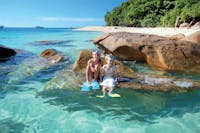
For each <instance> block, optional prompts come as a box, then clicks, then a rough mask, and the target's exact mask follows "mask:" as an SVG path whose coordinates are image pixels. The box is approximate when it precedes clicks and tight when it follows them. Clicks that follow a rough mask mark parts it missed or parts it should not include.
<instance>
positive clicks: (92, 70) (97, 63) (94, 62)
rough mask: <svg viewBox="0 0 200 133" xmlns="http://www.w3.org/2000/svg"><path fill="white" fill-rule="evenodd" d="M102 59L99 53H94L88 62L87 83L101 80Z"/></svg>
mask: <svg viewBox="0 0 200 133" xmlns="http://www.w3.org/2000/svg"><path fill="white" fill-rule="evenodd" d="M100 68H101V59H100V53H98V51H94V52H92V59H90V60H88V63H87V67H86V82H90V81H92V80H96V81H97V80H99V78H100Z"/></svg>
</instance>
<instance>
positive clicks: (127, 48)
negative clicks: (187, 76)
mask: <svg viewBox="0 0 200 133" xmlns="http://www.w3.org/2000/svg"><path fill="white" fill-rule="evenodd" d="M93 42H94V44H96V46H97V47H99V48H100V49H102V50H103V51H104V52H105V53H112V54H114V55H115V56H116V57H118V58H120V59H123V60H128V61H132V60H136V61H146V62H147V63H148V64H149V65H150V66H152V67H154V68H160V69H163V70H166V71H187V72H188V71H190V72H200V45H198V44H197V43H193V42H189V41H185V40H178V39H174V38H167V37H161V36H156V35H146V34H138V33H128V32H115V33H107V34H104V35H102V36H100V37H97V38H95V39H94V40H93Z"/></svg>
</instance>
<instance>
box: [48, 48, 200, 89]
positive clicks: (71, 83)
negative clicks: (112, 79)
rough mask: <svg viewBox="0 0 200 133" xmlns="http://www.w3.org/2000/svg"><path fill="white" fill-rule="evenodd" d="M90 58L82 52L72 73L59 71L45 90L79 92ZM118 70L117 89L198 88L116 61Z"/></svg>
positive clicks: (191, 82) (87, 52)
mask: <svg viewBox="0 0 200 133" xmlns="http://www.w3.org/2000/svg"><path fill="white" fill-rule="evenodd" d="M90 58H91V52H90V51H89V50H82V51H81V52H80V54H79V57H78V59H77V61H76V63H75V64H74V67H73V71H71V70H69V69H64V70H61V71H60V72H58V73H57V74H56V76H55V77H54V78H52V80H50V81H49V82H48V83H47V84H46V86H45V90H52V89H67V90H77V91H79V90H80V86H81V84H82V83H83V82H84V81H85V67H86V64H87V61H88V59H90ZM116 63H117V66H118V69H119V73H120V74H119V75H120V77H119V81H120V82H119V84H118V87H122V88H128V89H137V90H157V91H183V92H185V91H188V90H191V89H196V88H199V87H200V83H199V82H197V81H192V80H186V79H178V78H174V77H170V76H158V75H150V74H140V73H136V72H133V70H132V69H131V68H130V67H128V66H126V65H124V64H123V63H122V62H119V61H117V62H116Z"/></svg>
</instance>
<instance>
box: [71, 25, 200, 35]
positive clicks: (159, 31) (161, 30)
mask: <svg viewBox="0 0 200 133" xmlns="http://www.w3.org/2000/svg"><path fill="white" fill-rule="evenodd" d="M74 30H78V31H99V32H105V33H108V32H131V33H142V34H154V35H159V36H172V35H176V34H179V33H182V34H184V35H185V36H188V35H190V34H192V33H193V32H196V31H198V30H200V29H191V28H190V29H187V28H169V27H168V28H165V27H156V28H136V27H120V26H87V27H83V28H78V29H74Z"/></svg>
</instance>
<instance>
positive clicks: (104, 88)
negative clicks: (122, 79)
mask: <svg viewBox="0 0 200 133" xmlns="http://www.w3.org/2000/svg"><path fill="white" fill-rule="evenodd" d="M102 92H103V96H105V95H106V87H105V86H103V87H102Z"/></svg>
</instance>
